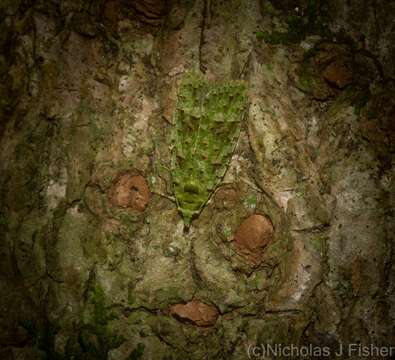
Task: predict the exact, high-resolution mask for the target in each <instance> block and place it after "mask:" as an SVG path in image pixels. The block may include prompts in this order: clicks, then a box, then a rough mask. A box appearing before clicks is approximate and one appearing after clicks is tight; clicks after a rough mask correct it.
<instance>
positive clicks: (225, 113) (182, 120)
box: [171, 73, 247, 231]
mask: <svg viewBox="0 0 395 360" xmlns="http://www.w3.org/2000/svg"><path fill="white" fill-rule="evenodd" d="M246 99H247V97H246V88H245V84H244V82H242V81H228V82H209V81H207V80H205V79H204V77H203V76H202V75H200V74H196V73H188V74H186V75H185V76H184V78H183V80H182V81H181V85H180V88H179V92H178V99H177V106H176V111H175V121H174V122H175V127H174V134H173V149H172V161H171V173H172V181H173V189H174V195H175V199H176V203H177V208H178V210H179V212H180V213H181V215H182V218H183V220H184V224H185V230H186V231H187V230H188V228H189V226H190V224H191V221H192V220H193V219H194V218H196V217H197V216H199V214H200V212H201V211H202V209H203V207H204V206H205V204H206V203H207V201H208V200H209V199H210V196H211V195H212V194H213V192H214V191H215V189H216V188H217V187H218V186H219V185H220V183H221V181H222V179H223V177H224V175H225V173H226V170H227V168H228V166H229V162H230V159H231V157H232V154H233V152H234V149H235V146H236V143H237V140H238V137H239V134H240V127H241V120H242V117H243V113H244V110H245V107H246Z"/></svg>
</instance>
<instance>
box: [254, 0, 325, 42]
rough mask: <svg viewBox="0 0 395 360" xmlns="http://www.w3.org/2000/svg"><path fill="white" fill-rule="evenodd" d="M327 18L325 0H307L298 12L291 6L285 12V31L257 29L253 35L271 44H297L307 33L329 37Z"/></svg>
mask: <svg viewBox="0 0 395 360" xmlns="http://www.w3.org/2000/svg"><path fill="white" fill-rule="evenodd" d="M291 11H292V12H291ZM328 18H329V16H328V9H327V4H326V1H323V0H321V1H315V0H308V1H307V4H306V6H305V7H304V8H302V9H300V10H299V12H295V9H294V8H292V9H291V10H290V11H289V12H288V13H287V14H286V16H285V23H286V25H287V30H286V31H272V32H268V31H259V32H257V33H256V34H255V35H256V37H257V39H262V40H265V42H267V43H269V44H273V45H277V44H286V45H290V44H297V43H299V42H301V41H302V40H304V39H305V38H306V36H308V35H320V36H322V37H329V35H330V30H329V27H328V25H327V22H328V21H327V20H328Z"/></svg>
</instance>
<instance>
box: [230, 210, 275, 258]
mask: <svg viewBox="0 0 395 360" xmlns="http://www.w3.org/2000/svg"><path fill="white" fill-rule="evenodd" d="M273 235H274V229H273V224H272V222H271V221H270V219H269V218H267V217H266V216H263V215H258V214H254V215H251V216H250V217H248V218H247V219H245V220H244V221H243V222H242V223H241V224H240V225H239V227H238V228H237V230H236V232H235V233H234V237H233V240H234V242H235V246H236V250H237V251H238V252H239V253H240V254H241V255H242V256H244V257H245V258H247V260H249V261H251V262H253V263H254V264H259V262H260V259H261V257H262V254H263V252H264V250H265V248H266V247H267V245H268V244H270V243H271V242H272V241H273Z"/></svg>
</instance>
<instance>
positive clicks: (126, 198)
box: [111, 173, 150, 212]
mask: <svg viewBox="0 0 395 360" xmlns="http://www.w3.org/2000/svg"><path fill="white" fill-rule="evenodd" d="M149 200H150V190H149V187H148V184H147V181H146V180H145V179H144V177H143V176H141V175H135V174H130V173H127V174H123V175H121V176H120V177H118V179H117V181H116V182H115V184H114V186H113V189H112V194H111V203H112V204H113V205H114V206H119V207H122V208H130V209H133V210H136V211H139V212H143V211H144V210H145V208H146V206H147V204H148V202H149Z"/></svg>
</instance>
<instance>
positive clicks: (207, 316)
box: [170, 300, 219, 326]
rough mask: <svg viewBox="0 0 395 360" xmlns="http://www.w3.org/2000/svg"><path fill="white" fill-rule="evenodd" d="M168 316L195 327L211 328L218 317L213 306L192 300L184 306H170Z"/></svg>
mask: <svg viewBox="0 0 395 360" xmlns="http://www.w3.org/2000/svg"><path fill="white" fill-rule="evenodd" d="M170 314H171V315H173V316H174V317H175V318H176V319H178V320H180V321H182V322H186V323H192V324H194V325H197V326H212V325H214V324H215V322H216V321H217V318H218V315H219V313H218V310H217V308H216V307H215V306H212V305H208V304H205V303H203V302H201V301H199V300H192V301H189V302H187V303H186V304H175V305H171V306H170Z"/></svg>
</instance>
